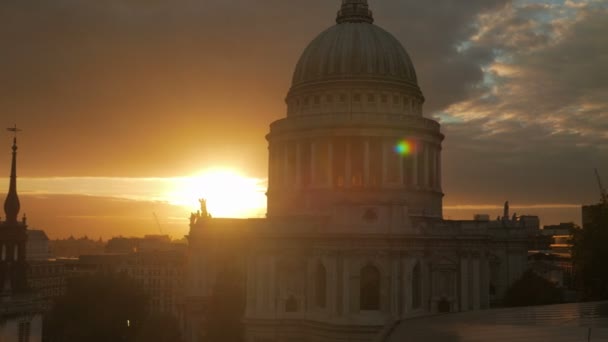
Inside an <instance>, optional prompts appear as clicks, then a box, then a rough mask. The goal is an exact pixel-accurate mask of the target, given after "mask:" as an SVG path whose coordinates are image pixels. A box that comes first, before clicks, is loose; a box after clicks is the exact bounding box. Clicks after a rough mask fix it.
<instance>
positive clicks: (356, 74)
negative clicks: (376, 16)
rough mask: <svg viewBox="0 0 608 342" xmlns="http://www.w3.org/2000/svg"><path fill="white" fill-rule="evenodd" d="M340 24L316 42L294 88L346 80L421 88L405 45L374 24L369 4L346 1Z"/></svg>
mask: <svg viewBox="0 0 608 342" xmlns="http://www.w3.org/2000/svg"><path fill="white" fill-rule="evenodd" d="M336 21H337V24H336V25H335V26H333V27H331V28H329V29H327V30H326V31H324V32H323V33H321V34H320V35H319V36H318V37H317V38H315V39H314V40H313V41H312V42H311V43H310V44H309V45H308V47H307V48H306V49H305V50H304V53H303V54H302V56H301V57H300V60H299V62H298V64H297V66H296V69H295V72H294V75H293V83H292V85H293V86H298V85H301V84H305V83H309V82H319V81H329V80H343V79H382V80H391V81H397V82H405V83H408V84H410V85H417V78H416V71H415V70H414V66H413V64H412V61H411V59H410V57H409V55H408V54H407V52H406V51H405V49H404V48H403V46H402V45H401V43H400V42H399V41H398V40H397V39H396V38H395V37H394V36H393V35H391V34H390V33H388V32H387V31H385V30H383V29H382V28H380V27H378V26H376V25H374V24H373V18H372V16H371V12H370V11H369V10H368V9H367V1H365V0H344V1H343V4H342V9H341V11H340V12H338V18H337V20H336Z"/></svg>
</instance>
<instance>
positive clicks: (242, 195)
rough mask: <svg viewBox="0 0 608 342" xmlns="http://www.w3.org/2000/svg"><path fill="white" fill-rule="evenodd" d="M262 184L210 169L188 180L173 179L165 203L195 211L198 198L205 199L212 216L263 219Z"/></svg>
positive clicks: (263, 187) (264, 199)
mask: <svg viewBox="0 0 608 342" xmlns="http://www.w3.org/2000/svg"><path fill="white" fill-rule="evenodd" d="M265 192H266V184H265V182H264V181H263V180H260V179H256V178H250V177H245V176H243V175H241V174H239V173H238V172H236V171H234V170H230V169H213V170H207V171H204V172H201V173H200V174H198V175H196V176H192V177H184V178H177V179H176V180H175V185H174V190H173V191H171V192H170V193H169V194H168V195H167V197H168V200H169V203H171V204H174V205H180V206H185V207H188V208H189V209H191V210H192V211H196V210H198V209H199V208H200V205H199V201H198V200H199V199H201V198H204V199H206V200H207V210H208V211H209V213H210V214H211V215H212V216H213V217H234V218H245V217H263V216H264V214H265V213H266V195H265Z"/></svg>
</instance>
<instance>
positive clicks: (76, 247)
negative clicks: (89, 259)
mask: <svg viewBox="0 0 608 342" xmlns="http://www.w3.org/2000/svg"><path fill="white" fill-rule="evenodd" d="M105 245H106V244H105V243H104V242H103V240H101V238H100V239H98V240H92V239H89V238H88V237H86V236H85V237H82V238H79V239H75V238H74V237H73V236H70V237H69V238H67V239H57V240H52V241H50V246H51V253H52V254H53V256H54V257H56V258H78V257H79V256H81V255H93V254H102V253H103V252H104V248H105Z"/></svg>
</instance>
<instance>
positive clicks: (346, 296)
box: [342, 256, 352, 315]
mask: <svg viewBox="0 0 608 342" xmlns="http://www.w3.org/2000/svg"><path fill="white" fill-rule="evenodd" d="M351 297H352V296H351V289H350V260H349V258H348V256H345V257H343V259H342V312H343V314H345V315H348V314H350V312H351V307H352V305H351V304H352V303H351Z"/></svg>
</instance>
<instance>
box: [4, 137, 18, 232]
mask: <svg viewBox="0 0 608 342" xmlns="http://www.w3.org/2000/svg"><path fill="white" fill-rule="evenodd" d="M8 130H9V131H11V132H14V133H15V137H14V138H13V159H12V164H11V178H10V185H9V188H8V195H6V200H5V201H4V214H5V215H6V222H7V223H17V216H18V215H19V210H20V209H21V204H20V203H19V196H17V132H19V131H20V130H19V129H18V128H17V126H16V125H15V127H13V128H8Z"/></svg>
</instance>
